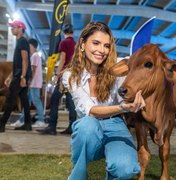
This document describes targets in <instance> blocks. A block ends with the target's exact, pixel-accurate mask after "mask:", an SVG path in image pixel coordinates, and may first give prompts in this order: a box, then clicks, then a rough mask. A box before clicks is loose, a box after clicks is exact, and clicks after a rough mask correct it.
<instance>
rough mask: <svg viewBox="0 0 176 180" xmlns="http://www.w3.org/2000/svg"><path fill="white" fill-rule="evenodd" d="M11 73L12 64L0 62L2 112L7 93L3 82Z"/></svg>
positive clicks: (0, 102)
mask: <svg viewBox="0 0 176 180" xmlns="http://www.w3.org/2000/svg"><path fill="white" fill-rule="evenodd" d="M11 72H12V62H8V61H3V62H0V111H2V110H3V105H4V102H5V97H6V95H7V92H8V88H7V87H6V86H5V84H4V81H5V79H6V78H7V77H8V75H9V74H10V73H11Z"/></svg>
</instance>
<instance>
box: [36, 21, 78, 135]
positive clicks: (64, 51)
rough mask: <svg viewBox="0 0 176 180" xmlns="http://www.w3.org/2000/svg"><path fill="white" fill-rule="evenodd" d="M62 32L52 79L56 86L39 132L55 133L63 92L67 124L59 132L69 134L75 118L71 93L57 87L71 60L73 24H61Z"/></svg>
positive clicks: (73, 43)
mask: <svg viewBox="0 0 176 180" xmlns="http://www.w3.org/2000/svg"><path fill="white" fill-rule="evenodd" d="M62 32H63V35H64V38H65V39H64V40H63V41H61V42H60V44H59V53H60V63H59V65H58V68H57V72H56V74H55V77H54V80H53V84H56V86H55V89H54V91H53V94H52V96H51V103H50V119H49V125H48V127H46V128H44V129H39V130H37V131H38V132H40V133H41V134H49V135H56V134H57V131H56V127H57V119H58V106H59V102H60V100H61V97H62V96H63V93H65V95H66V107H67V108H68V111H69V126H68V127H67V129H66V130H64V131H63V132H61V134H71V133H72V130H71V125H72V123H73V122H74V121H75V120H76V118H77V114H76V111H75V106H74V103H73V100H72V96H71V94H70V93H69V92H62V91H61V90H60V87H59V85H60V79H61V76H62V73H63V71H64V69H65V68H66V67H67V65H68V64H69V62H70V61H71V58H72V56H73V53H74V47H75V44H76V42H75V41H74V39H73V26H72V25H71V24H65V25H64V26H63V29H62Z"/></svg>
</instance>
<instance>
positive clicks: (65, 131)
mask: <svg viewBox="0 0 176 180" xmlns="http://www.w3.org/2000/svg"><path fill="white" fill-rule="evenodd" d="M60 134H72V130H71V128H70V127H68V128H67V129H65V130H64V131H61V132H60Z"/></svg>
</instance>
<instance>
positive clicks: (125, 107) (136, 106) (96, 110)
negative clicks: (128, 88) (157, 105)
mask: <svg viewBox="0 0 176 180" xmlns="http://www.w3.org/2000/svg"><path fill="white" fill-rule="evenodd" d="M143 107H145V102H144V99H143V97H142V95H141V91H139V92H137V94H136V97H135V100H134V102H133V103H123V104H121V105H116V106H93V107H92V108H91V109H90V113H89V115H90V116H94V117H97V118H106V117H109V116H114V115H117V114H121V113H126V112H134V113H136V112H137V111H139V110H140V109H142V108H143Z"/></svg>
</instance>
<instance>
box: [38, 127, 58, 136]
mask: <svg viewBox="0 0 176 180" xmlns="http://www.w3.org/2000/svg"><path fill="white" fill-rule="evenodd" d="M37 131H38V132H39V133H40V134H42V135H54V136H55V135H57V131H56V130H55V129H52V128H50V127H46V128H44V129H37Z"/></svg>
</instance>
